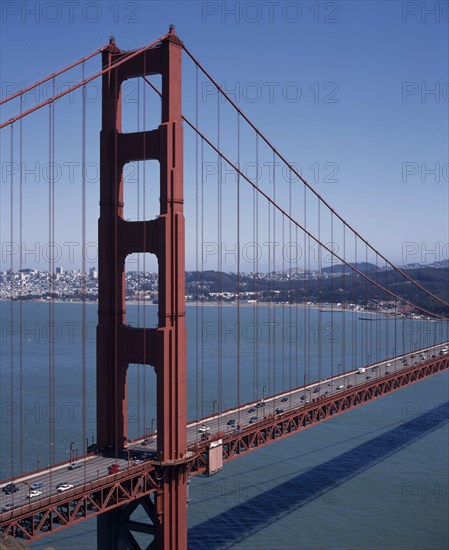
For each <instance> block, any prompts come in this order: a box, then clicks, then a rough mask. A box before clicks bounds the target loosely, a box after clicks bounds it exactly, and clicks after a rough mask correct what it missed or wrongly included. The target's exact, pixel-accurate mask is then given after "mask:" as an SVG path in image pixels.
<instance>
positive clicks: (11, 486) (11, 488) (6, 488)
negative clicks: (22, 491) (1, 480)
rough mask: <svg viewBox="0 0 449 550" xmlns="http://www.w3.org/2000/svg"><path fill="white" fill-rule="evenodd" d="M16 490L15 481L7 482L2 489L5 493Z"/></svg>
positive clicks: (8, 493)
mask: <svg viewBox="0 0 449 550" xmlns="http://www.w3.org/2000/svg"><path fill="white" fill-rule="evenodd" d="M18 490H19V488H18V487H17V485H16V484H15V483H8V485H5V486H4V487H3V489H2V491H3V492H4V493H5V494H7V495H10V494H11V493H17V491H18Z"/></svg>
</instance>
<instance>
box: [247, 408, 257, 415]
mask: <svg viewBox="0 0 449 550" xmlns="http://www.w3.org/2000/svg"><path fill="white" fill-rule="evenodd" d="M255 412H256V409H255V408H254V407H251V408H250V409H248V414H249V413H255Z"/></svg>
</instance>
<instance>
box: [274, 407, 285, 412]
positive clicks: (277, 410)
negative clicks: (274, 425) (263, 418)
mask: <svg viewBox="0 0 449 550" xmlns="http://www.w3.org/2000/svg"><path fill="white" fill-rule="evenodd" d="M274 412H275V413H276V414H281V413H283V412H284V409H282V408H281V407H278V408H277V409H276V410H275V411H274Z"/></svg>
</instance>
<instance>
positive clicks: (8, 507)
mask: <svg viewBox="0 0 449 550" xmlns="http://www.w3.org/2000/svg"><path fill="white" fill-rule="evenodd" d="M18 507H19V505H18V504H12V503H8V504H5V505H4V506H3V508H2V512H10V511H11V510H15V509H16V508H18Z"/></svg>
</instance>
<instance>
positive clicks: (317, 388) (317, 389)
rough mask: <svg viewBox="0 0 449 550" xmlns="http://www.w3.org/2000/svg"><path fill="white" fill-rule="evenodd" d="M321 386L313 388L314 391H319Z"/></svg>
mask: <svg viewBox="0 0 449 550" xmlns="http://www.w3.org/2000/svg"><path fill="white" fill-rule="evenodd" d="M320 389H321V388H320V386H317V387H316V388H315V389H314V390H313V393H318V392H319V391H320Z"/></svg>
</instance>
